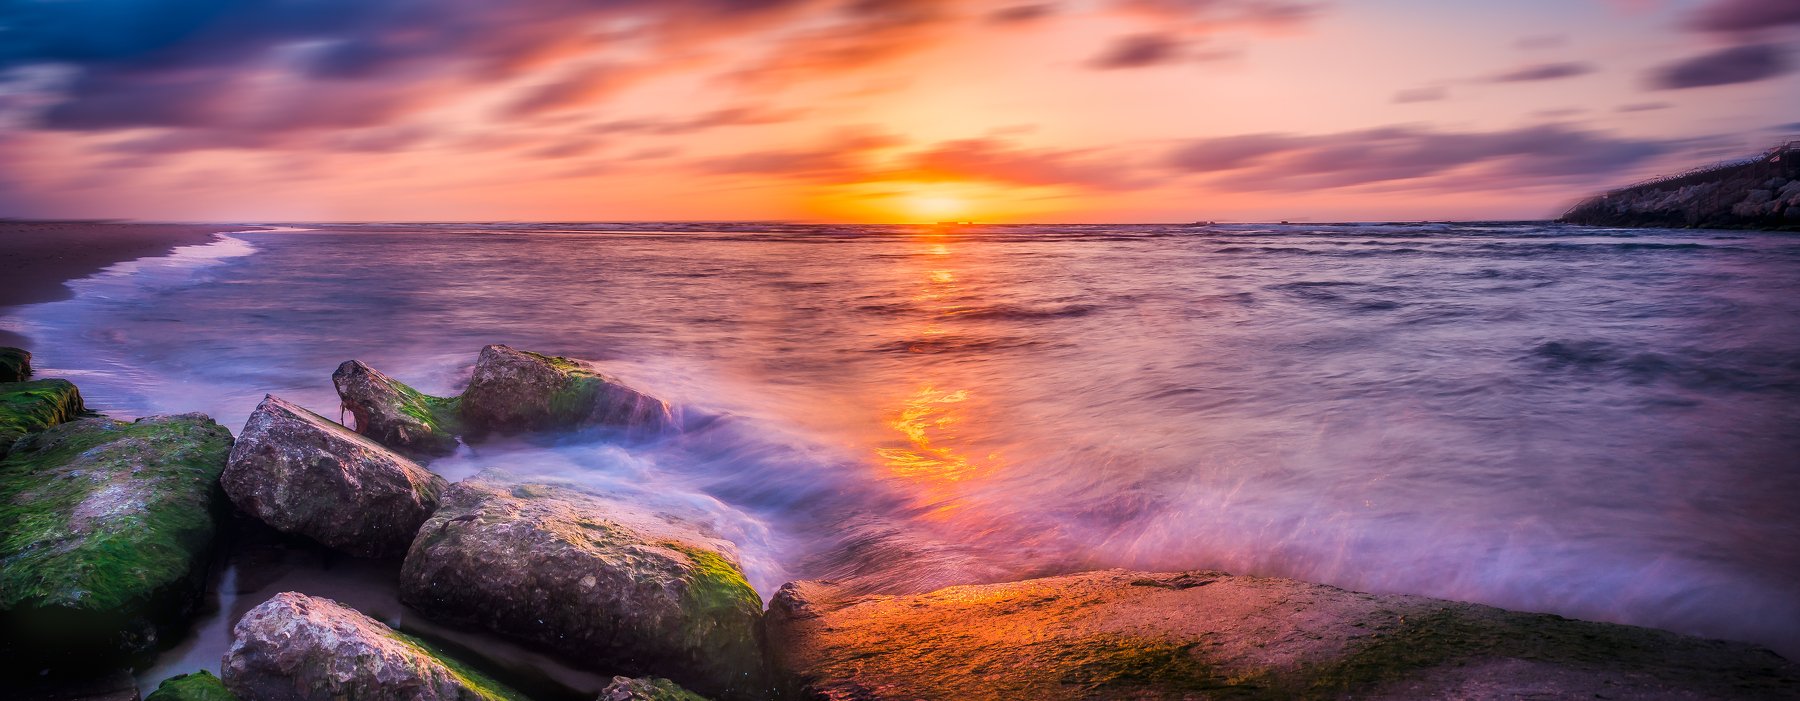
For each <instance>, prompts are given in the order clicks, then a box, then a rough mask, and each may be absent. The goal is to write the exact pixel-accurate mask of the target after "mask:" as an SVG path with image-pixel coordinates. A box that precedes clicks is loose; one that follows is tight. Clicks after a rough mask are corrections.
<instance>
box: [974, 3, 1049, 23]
mask: <svg viewBox="0 0 1800 701" xmlns="http://www.w3.org/2000/svg"><path fill="white" fill-rule="evenodd" d="M1060 11H1061V8H1060V7H1057V5H1056V3H1053V2H1039V3H1031V4H1027V5H1013V6H1010V7H1002V8H1000V9H998V10H994V11H993V12H990V13H988V16H987V19H988V21H989V22H992V23H994V24H1026V23H1030V22H1035V21H1037V20H1040V19H1044V18H1046V17H1049V16H1051V15H1054V14H1056V13H1057V12H1060Z"/></svg>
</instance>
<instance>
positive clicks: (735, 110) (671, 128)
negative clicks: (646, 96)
mask: <svg viewBox="0 0 1800 701" xmlns="http://www.w3.org/2000/svg"><path fill="white" fill-rule="evenodd" d="M805 114H806V110H801V109H791V110H784V109H773V108H769V107H765V106H738V107H726V108H721V109H716V110H710V111H707V112H703V113H701V114H698V115H695V116H692V117H681V118H640V119H620V120H614V121H611V122H603V123H600V124H596V125H594V126H593V127H592V131H593V132H594V133H597V134H618V133H634V132H635V133H644V134H655V135H658V136H672V135H680V134H693V133H698V132H702V131H707V130H711V129H718V128H721V127H743V126H761V125H766V124H781V123H783V122H791V121H794V120H796V119H799V118H800V117H801V116H803V115H805Z"/></svg>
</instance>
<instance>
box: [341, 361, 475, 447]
mask: <svg viewBox="0 0 1800 701" xmlns="http://www.w3.org/2000/svg"><path fill="white" fill-rule="evenodd" d="M331 384H333V385H336V386H337V392H338V397H339V398H341V399H343V401H344V408H346V409H349V410H350V413H351V414H352V415H354V416H355V417H356V432H357V433H360V434H362V435H364V436H368V437H369V438H370V439H371V440H374V441H375V442H376V443H380V444H382V445H385V446H387V447H389V448H393V449H394V450H397V451H400V452H402V453H405V454H407V455H415V456H421V457H435V456H440V455H449V454H451V453H453V452H456V434H458V433H461V432H462V421H461V419H460V418H459V417H458V416H457V406H458V405H459V404H460V403H461V398H460V397H434V396H431V395H429V394H424V393H422V392H420V391H418V390H416V389H413V388H411V387H408V386H406V385H405V384H404V383H401V382H400V381H399V380H395V379H394V378H392V377H388V376H387V375H385V374H382V373H381V372H380V371H377V370H376V369H374V368H371V367H369V366H367V365H364V364H363V363H362V362H361V361H357V360H346V361H344V364H342V365H339V366H338V369H337V372H333V373H331Z"/></svg>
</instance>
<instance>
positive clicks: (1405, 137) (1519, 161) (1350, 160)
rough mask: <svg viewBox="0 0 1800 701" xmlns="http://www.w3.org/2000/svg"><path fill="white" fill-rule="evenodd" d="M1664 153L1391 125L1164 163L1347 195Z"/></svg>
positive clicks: (1610, 167) (1624, 144) (1595, 141)
mask: <svg viewBox="0 0 1800 701" xmlns="http://www.w3.org/2000/svg"><path fill="white" fill-rule="evenodd" d="M1667 150H1668V147H1667V145H1666V144H1663V143H1661V142H1656V141H1643V140H1633V139H1623V138H1617V137H1612V136H1608V135H1605V134H1602V133H1598V132H1593V131H1586V130H1581V129H1576V128H1572V127H1569V126H1565V125H1542V126H1534V127H1526V128H1521V129H1512V130H1505V131H1496V132H1446V131H1437V130H1433V129H1429V128H1424V127H1417V126H1396V127H1385V128H1381V129H1370V130H1364V131H1356V132H1346V133H1340V134H1327V135H1319V136H1299V135H1291V134H1250V135H1243V136H1233V137H1223V138H1217V139H1202V140H1199V141H1194V142H1190V143H1188V144H1185V145H1183V146H1180V147H1178V148H1176V149H1175V150H1174V151H1172V152H1171V153H1170V154H1169V156H1168V160H1167V162H1168V164H1169V165H1170V166H1171V167H1172V168H1174V169H1176V170H1178V171H1183V172H1188V173H1206V174H1214V175H1217V176H1218V177H1217V178H1216V179H1215V181H1214V184H1215V185H1217V186H1219V187H1225V188H1234V189H1240V190H1279V189H1289V188H1333V187H1353V186H1358V185H1368V184H1372V183H1381V182H1389V181H1401V180H1411V179H1416V178H1425V177H1430V176H1436V175H1440V174H1443V173H1446V172H1448V171H1451V170H1458V171H1461V170H1462V169H1474V170H1473V171H1471V174H1470V175H1468V176H1467V177H1459V178H1455V179H1450V180H1440V181H1438V184H1437V185H1436V186H1437V187H1452V188H1458V187H1460V189H1466V190H1483V189H1498V188H1506V187H1519V186H1528V185H1533V184H1538V183H1539V182H1541V181H1542V180H1543V179H1546V178H1571V177H1593V176H1605V175H1610V174H1613V173H1616V172H1618V171H1620V170H1623V169H1627V168H1630V167H1631V166H1633V165H1635V164H1637V163H1640V162H1642V161H1644V160H1645V159H1648V158H1650V157H1652V156H1656V155H1659V154H1662V153H1664V152H1665V151H1667Z"/></svg>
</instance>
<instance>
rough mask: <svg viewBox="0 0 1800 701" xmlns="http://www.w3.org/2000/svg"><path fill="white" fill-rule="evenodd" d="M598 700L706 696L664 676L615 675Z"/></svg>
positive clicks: (700, 699)
mask: <svg viewBox="0 0 1800 701" xmlns="http://www.w3.org/2000/svg"><path fill="white" fill-rule="evenodd" d="M596 701H706V697H704V696H701V695H699V694H696V693H694V692H692V691H688V690H687V689H683V688H681V685H680V684H676V683H675V682H672V681H669V680H667V679H663V678H662V677H638V678H636V679H633V678H631V677H613V680H612V683H611V684H608V685H607V686H606V689H605V690H603V691H601V692H600V698H599V699H597V700H596Z"/></svg>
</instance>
